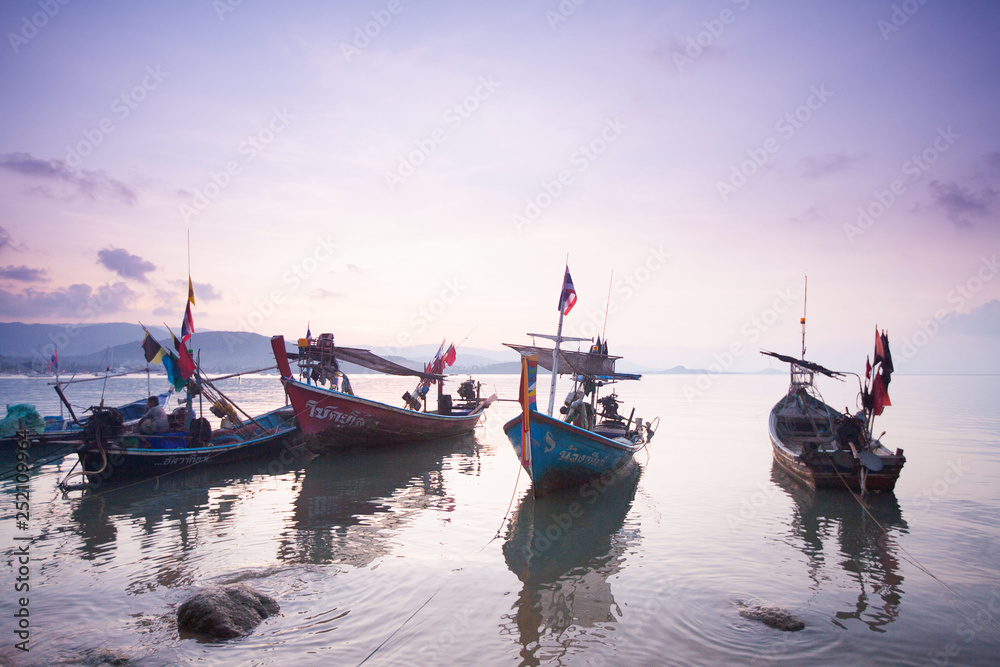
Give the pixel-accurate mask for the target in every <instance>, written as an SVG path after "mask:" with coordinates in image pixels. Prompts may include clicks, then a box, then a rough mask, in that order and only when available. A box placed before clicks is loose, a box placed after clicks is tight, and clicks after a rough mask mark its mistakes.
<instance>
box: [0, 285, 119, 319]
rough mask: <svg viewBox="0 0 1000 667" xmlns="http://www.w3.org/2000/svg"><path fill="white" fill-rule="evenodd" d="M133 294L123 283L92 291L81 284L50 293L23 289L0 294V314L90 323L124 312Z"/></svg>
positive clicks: (104, 286)
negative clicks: (106, 315) (102, 316)
mask: <svg viewBox="0 0 1000 667" xmlns="http://www.w3.org/2000/svg"><path fill="white" fill-rule="evenodd" d="M135 299H136V294H135V292H133V291H132V290H130V289H129V288H128V286H126V285H125V283H113V284H110V285H103V286H101V287H98V288H97V289H94V288H93V287H91V286H90V285H84V284H82V283H79V284H76V285H70V286H69V287H61V288H59V289H56V290H53V291H51V292H44V291H41V290H36V289H27V290H25V291H24V292H22V293H20V294H16V293H14V292H8V291H7V290H0V312H3V313H4V314H5V315H6V316H8V317H18V318H31V319H39V318H46V317H59V318H63V317H65V318H73V319H74V320H76V321H90V320H93V319H94V318H96V317H99V316H101V315H105V314H110V313H117V312H121V311H124V310H127V309H128V308H129V306H130V304H131V303H132V302H133V301H135Z"/></svg>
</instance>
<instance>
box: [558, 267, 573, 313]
mask: <svg viewBox="0 0 1000 667" xmlns="http://www.w3.org/2000/svg"><path fill="white" fill-rule="evenodd" d="M575 305H576V290H575V289H574V288H573V278H572V277H571V276H570V275H569V267H568V266H567V267H566V275H565V276H563V287H562V294H560V295H559V310H560V311H562V314H563V315H569V311H571V310H573V306H575Z"/></svg>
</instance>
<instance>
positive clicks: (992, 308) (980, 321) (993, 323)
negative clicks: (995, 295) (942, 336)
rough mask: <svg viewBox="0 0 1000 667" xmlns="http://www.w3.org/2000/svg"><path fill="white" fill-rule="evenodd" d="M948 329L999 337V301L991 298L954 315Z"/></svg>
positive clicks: (970, 334)
mask: <svg viewBox="0 0 1000 667" xmlns="http://www.w3.org/2000/svg"><path fill="white" fill-rule="evenodd" d="M948 330H949V331H950V332H952V333H960V334H966V335H969V336H990V337H995V338H1000V301H998V300H996V299H993V300H992V301H989V302H987V303H984V304H983V305H981V306H978V307H977V308H973V309H972V310H970V311H969V312H968V313H963V314H959V315H956V316H955V318H954V319H953V320H952V321H951V323H950V324H949V326H948Z"/></svg>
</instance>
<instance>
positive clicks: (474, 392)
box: [458, 378, 479, 403]
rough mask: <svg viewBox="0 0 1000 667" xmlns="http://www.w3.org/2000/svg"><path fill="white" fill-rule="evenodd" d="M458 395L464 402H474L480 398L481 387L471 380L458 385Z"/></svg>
mask: <svg viewBox="0 0 1000 667" xmlns="http://www.w3.org/2000/svg"><path fill="white" fill-rule="evenodd" d="M458 395H459V396H460V397H461V398H462V400H463V401H468V402H470V403H471V402H472V401H475V400H476V399H477V398H479V387H478V386H476V382H475V380H473V379H472V378H469V379H468V380H466V381H465V382H463V383H462V384H460V385H458Z"/></svg>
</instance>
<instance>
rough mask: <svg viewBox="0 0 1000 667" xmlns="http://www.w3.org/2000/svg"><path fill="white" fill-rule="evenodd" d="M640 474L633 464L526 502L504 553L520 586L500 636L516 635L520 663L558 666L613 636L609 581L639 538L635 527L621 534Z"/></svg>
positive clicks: (614, 611)
mask: <svg viewBox="0 0 1000 667" xmlns="http://www.w3.org/2000/svg"><path fill="white" fill-rule="evenodd" d="M639 476H640V468H639V466H638V465H637V464H636V463H635V461H632V462H630V463H629V464H627V465H626V466H625V467H624V468H622V469H621V470H619V471H618V473H616V475H615V476H614V478H612V479H608V480H605V481H604V482H602V481H601V480H595V481H593V482H591V483H588V484H587V485H585V486H583V487H580V488H578V489H565V490H562V491H559V492H556V493H553V494H551V495H548V496H545V497H543V498H535V497H534V496H533V495H532V494H531V492H530V491H529V492H528V493H526V494H525V495H524V496H523V497H522V498H521V502H520V505H519V506H518V508H517V511H516V512H515V513H514V516H513V518H512V519H511V522H510V526H509V529H508V532H507V536H506V541H505V542H504V545H503V554H504V559H505V560H506V562H507V567H508V568H510V571H511V572H513V573H514V574H515V575H517V578H518V579H520V580H521V582H522V584H523V587H522V588H521V593H520V595H519V596H518V599H517V601H516V602H515V603H514V613H513V614H511V615H508V616H505V617H504V625H503V630H504V632H505V633H508V634H516V636H517V641H518V642H519V643H520V644H521V652H520V655H521V659H522V662H521V664H522V665H538V664H541V663H542V662H550V661H552V660H556V661H558V660H559V659H560V658H562V657H563V656H566V655H571V654H575V653H578V652H581V651H584V650H586V647H587V645H588V644H589V643H593V642H600V641H601V636H602V634H603V633H606V632H609V631H613V629H614V627H613V626H614V623H616V621H617V618H618V617H620V616H621V615H622V611H621V609H620V608H619V607H618V605H617V604H615V599H614V595H613V594H612V592H611V584H610V582H609V578H610V577H612V576H613V575H614V574H615V573H617V572H618V571H619V570H620V568H621V565H622V561H623V560H624V558H625V553H626V551H627V550H628V549H630V548H633V547H634V546H635V545H636V543H637V542H638V540H639V529H638V528H628V529H623V525H624V522H625V517H626V515H627V514H628V512H629V509H630V508H631V506H632V501H633V499H634V498H635V491H636V487H637V486H638V483H639ZM594 628H600V629H601V631H599V632H596V633H595V632H593V629H594Z"/></svg>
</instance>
